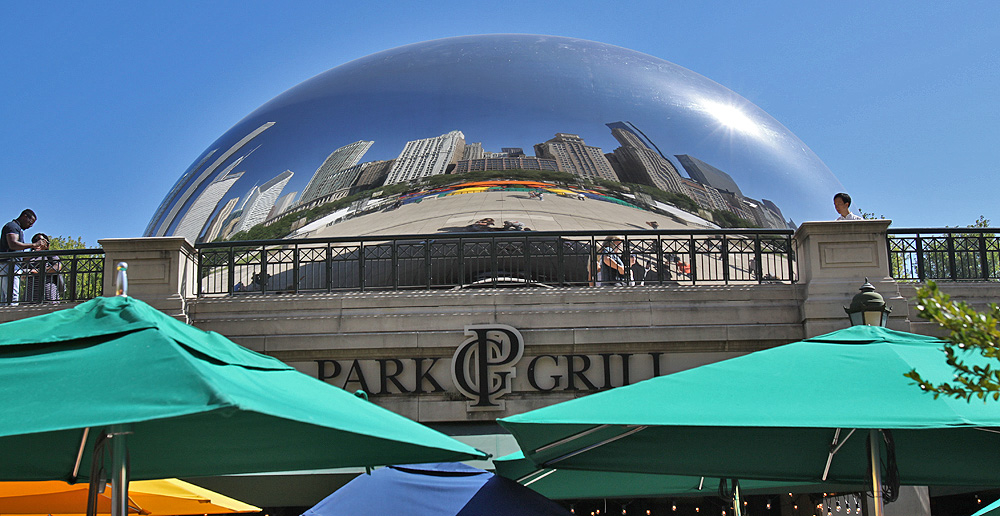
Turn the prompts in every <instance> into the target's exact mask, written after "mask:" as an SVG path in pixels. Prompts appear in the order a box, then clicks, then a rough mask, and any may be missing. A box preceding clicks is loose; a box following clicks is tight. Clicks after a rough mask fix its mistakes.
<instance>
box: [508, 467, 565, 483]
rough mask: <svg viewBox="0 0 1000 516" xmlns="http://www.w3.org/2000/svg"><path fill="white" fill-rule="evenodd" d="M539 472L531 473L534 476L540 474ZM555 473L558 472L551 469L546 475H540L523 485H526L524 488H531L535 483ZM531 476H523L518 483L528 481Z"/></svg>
mask: <svg viewBox="0 0 1000 516" xmlns="http://www.w3.org/2000/svg"><path fill="white" fill-rule="evenodd" d="M538 472H539V471H535V472H534V473H531V475H534V474H535V473H538ZM555 472H556V470H555V468H552V469H550V470H548V471H546V472H545V473H542V474H541V475H538V476H537V477H535V478H533V479H531V480H530V481H528V482H527V483H525V484H522V485H524V487H528V486H530V485H531V484H534V483H535V482H538V481H539V480H541V479H543V478H545V477H547V476H549V475H551V474H553V473H555ZM531 475H525V476H523V477H521V478H519V479H518V480H517V481H518V483H520V482H521V481H522V480H524V479H526V478H528V477H530V476H531Z"/></svg>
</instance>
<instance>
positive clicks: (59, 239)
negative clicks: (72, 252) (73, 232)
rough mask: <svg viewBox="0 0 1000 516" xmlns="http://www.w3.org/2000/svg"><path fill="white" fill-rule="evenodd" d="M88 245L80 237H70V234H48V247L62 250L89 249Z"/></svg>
mask: <svg viewBox="0 0 1000 516" xmlns="http://www.w3.org/2000/svg"><path fill="white" fill-rule="evenodd" d="M89 248H90V246H88V245H87V243H86V242H84V241H83V238H82V237H75V238H74V237H71V236H66V237H64V236H51V235H50V236H49V249H52V250H55V251H57V250H62V249H89Z"/></svg>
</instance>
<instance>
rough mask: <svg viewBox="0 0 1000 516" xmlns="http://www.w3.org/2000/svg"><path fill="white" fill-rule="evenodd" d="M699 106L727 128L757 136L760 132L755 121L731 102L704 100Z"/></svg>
mask: <svg viewBox="0 0 1000 516" xmlns="http://www.w3.org/2000/svg"><path fill="white" fill-rule="evenodd" d="M701 107H702V109H704V110H705V111H706V112H708V114H710V115H712V116H713V117H715V119H716V120H718V121H719V123H720V124H722V125H723V126H725V127H726V128H728V129H732V130H734V131H741V132H744V133H747V134H749V135H754V136H759V135H760V134H761V133H762V131H761V128H760V126H759V125H758V124H757V122H754V121H753V120H752V119H751V118H750V117H748V116H747V115H746V113H744V112H743V111H742V110H740V108H738V107H736V106H734V105H732V104H724V103H720V102H713V101H705V102H703V103H702V106H701Z"/></svg>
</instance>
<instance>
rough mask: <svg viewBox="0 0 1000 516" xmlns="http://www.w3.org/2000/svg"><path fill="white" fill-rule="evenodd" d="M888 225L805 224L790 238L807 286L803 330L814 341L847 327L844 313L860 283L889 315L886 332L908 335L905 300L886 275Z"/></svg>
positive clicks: (801, 279)
mask: <svg viewBox="0 0 1000 516" xmlns="http://www.w3.org/2000/svg"><path fill="white" fill-rule="evenodd" d="M891 222H892V221H890V220H885V219H882V220H859V221H830V222H804V223H802V225H801V226H799V229H798V230H797V231H796V232H795V242H796V246H797V248H798V266H799V282H801V283H802V284H804V285H805V286H806V299H805V302H803V304H802V326H803V330H804V332H805V336H806V337H815V336H816V335H822V334H824V333H829V332H831V331H834V330H839V329H842V328H845V327H847V326H848V325H850V323H849V322H848V319H847V314H846V313H845V312H844V307H846V306H849V305H850V304H851V298H853V297H854V295H855V294H857V293H858V289H859V288H860V287H861V285H863V284H864V282H865V278H868V280H869V281H870V282H871V284H872V285H874V286H875V290H876V292H878V293H879V294H882V297H883V298H884V299H885V301H886V304H887V305H888V306H889V308H891V309H892V312H891V313H890V314H889V323H888V326H889V327H890V328H892V329H895V330H903V331H909V330H910V322H909V318H908V313H907V304H906V299H905V298H903V296H902V295H900V293H899V286H898V285H897V284H896V280H894V279H893V278H892V276H890V274H889V252H888V246H887V244H886V229H888V227H889V224H890V223H891Z"/></svg>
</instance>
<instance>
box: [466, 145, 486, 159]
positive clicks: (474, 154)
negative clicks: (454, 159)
mask: <svg viewBox="0 0 1000 516" xmlns="http://www.w3.org/2000/svg"><path fill="white" fill-rule="evenodd" d="M484 156H485V151H484V150H483V144H482V143H481V142H472V143H466V144H465V150H464V151H463V152H462V159H479V158H482V157H484Z"/></svg>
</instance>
